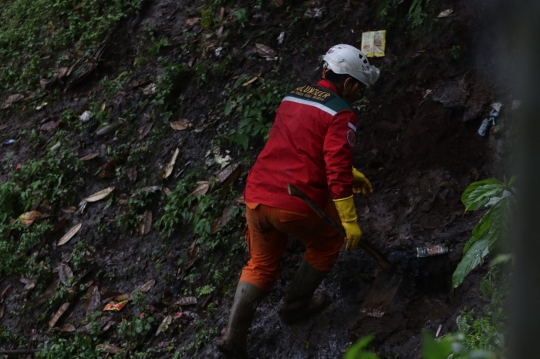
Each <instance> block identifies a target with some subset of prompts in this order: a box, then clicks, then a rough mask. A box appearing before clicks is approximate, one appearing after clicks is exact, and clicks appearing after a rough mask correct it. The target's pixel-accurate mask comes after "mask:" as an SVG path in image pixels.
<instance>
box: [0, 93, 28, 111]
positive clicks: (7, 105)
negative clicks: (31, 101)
mask: <svg viewBox="0 0 540 359" xmlns="http://www.w3.org/2000/svg"><path fill="white" fill-rule="evenodd" d="M22 99H24V96H23V95H20V94H15V95H11V96H9V97H8V98H7V99H6V100H5V101H4V103H3V104H2V107H0V109H2V110H5V109H7V108H10V107H11V106H12V105H13V104H14V103H16V102H19V101H20V100H22Z"/></svg>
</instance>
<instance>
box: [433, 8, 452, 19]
mask: <svg viewBox="0 0 540 359" xmlns="http://www.w3.org/2000/svg"><path fill="white" fill-rule="evenodd" d="M453 12H454V10H452V9H446V10H444V11H441V13H440V14H439V15H437V17H438V18H439V19H443V18H445V17H448V16H450V15H452V13H453Z"/></svg>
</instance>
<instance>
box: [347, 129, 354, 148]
mask: <svg viewBox="0 0 540 359" xmlns="http://www.w3.org/2000/svg"><path fill="white" fill-rule="evenodd" d="M347 142H349V145H351V146H353V147H354V144H355V143H356V135H355V133H354V131H353V130H349V131H348V132H347Z"/></svg>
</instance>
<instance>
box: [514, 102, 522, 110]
mask: <svg viewBox="0 0 540 359" xmlns="http://www.w3.org/2000/svg"><path fill="white" fill-rule="evenodd" d="M520 108H521V100H514V101H512V111H516V110H519V109H520Z"/></svg>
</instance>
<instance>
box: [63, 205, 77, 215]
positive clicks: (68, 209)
mask: <svg viewBox="0 0 540 359" xmlns="http://www.w3.org/2000/svg"><path fill="white" fill-rule="evenodd" d="M62 212H64V213H68V214H69V213H75V212H77V207H75V206H69V207H64V208H62Z"/></svg>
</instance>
